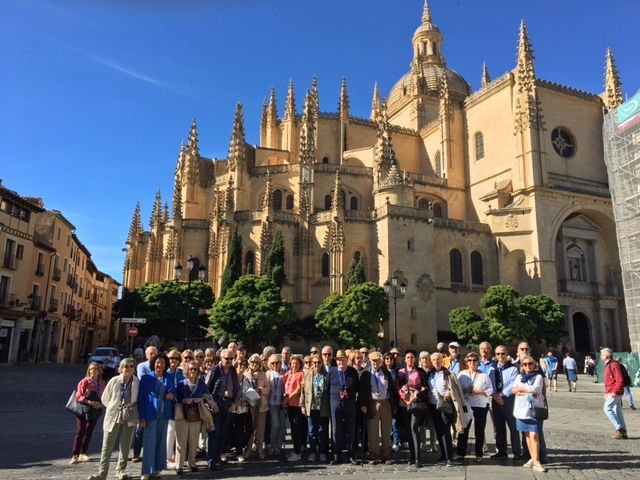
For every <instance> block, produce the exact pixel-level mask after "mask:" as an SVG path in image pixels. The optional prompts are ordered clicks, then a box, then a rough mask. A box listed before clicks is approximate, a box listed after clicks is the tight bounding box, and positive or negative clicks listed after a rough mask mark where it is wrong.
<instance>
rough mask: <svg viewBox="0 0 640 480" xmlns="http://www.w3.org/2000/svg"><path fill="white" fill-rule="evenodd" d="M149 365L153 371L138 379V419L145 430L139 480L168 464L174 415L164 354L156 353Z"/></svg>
mask: <svg viewBox="0 0 640 480" xmlns="http://www.w3.org/2000/svg"><path fill="white" fill-rule="evenodd" d="M149 365H150V368H151V369H152V371H151V373H147V374H146V375H143V377H142V378H141V379H140V388H139V393H138V413H139V416H140V419H139V422H140V427H141V428H142V429H143V431H144V434H143V437H142V448H143V449H144V456H143V457H142V470H141V476H140V480H149V479H150V478H151V477H156V476H158V475H159V474H160V472H161V471H162V470H166V468H167V427H168V426H169V420H172V419H173V404H174V401H175V398H176V390H175V385H174V381H173V375H171V373H169V372H167V368H168V366H169V359H168V358H167V356H166V355H165V354H164V353H158V354H156V355H155V356H154V357H153V358H152V359H151V361H150V362H149Z"/></svg>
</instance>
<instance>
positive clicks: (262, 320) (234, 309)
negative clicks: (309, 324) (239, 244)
mask: <svg viewBox="0 0 640 480" xmlns="http://www.w3.org/2000/svg"><path fill="white" fill-rule="evenodd" d="M294 321H295V314H294V312H293V307H292V305H291V303H290V302H289V301H287V300H285V299H283V298H282V296H281V292H280V288H279V287H278V286H277V285H276V284H275V283H273V280H271V279H270V278H269V277H267V276H266V275H262V276H257V275H243V276H242V277H240V278H239V279H238V281H236V282H235V283H234V285H233V286H232V287H231V288H230V289H229V290H228V291H227V294H226V295H225V296H224V297H222V298H221V299H219V300H218V301H217V302H216V303H215V305H214V306H213V308H212V309H211V316H210V324H211V329H212V330H213V333H214V335H215V337H216V338H218V339H220V338H222V337H224V338H225V339H226V340H227V341H239V340H242V341H243V342H244V344H245V345H247V346H248V347H249V348H250V349H257V348H258V347H263V346H265V345H273V344H275V343H277V342H278V340H279V339H280V338H281V337H282V335H283V333H284V332H286V331H287V329H288V328H289V326H290V325H291V324H292V323H293V322H294Z"/></svg>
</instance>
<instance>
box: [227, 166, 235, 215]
mask: <svg viewBox="0 0 640 480" xmlns="http://www.w3.org/2000/svg"><path fill="white" fill-rule="evenodd" d="M228 177H229V178H228V179H227V190H226V191H225V192H224V210H225V212H226V213H227V214H230V215H231V216H233V212H234V208H235V207H234V205H235V203H234V201H233V190H234V184H233V175H232V174H231V173H229V175H228ZM232 218H233V217H232Z"/></svg>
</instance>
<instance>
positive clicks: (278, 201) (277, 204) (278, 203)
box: [273, 190, 282, 210]
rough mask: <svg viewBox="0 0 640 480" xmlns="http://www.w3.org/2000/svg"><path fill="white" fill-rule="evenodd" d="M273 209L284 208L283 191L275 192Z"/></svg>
mask: <svg viewBox="0 0 640 480" xmlns="http://www.w3.org/2000/svg"><path fill="white" fill-rule="evenodd" d="M273 209H274V210H282V191H281V190H276V191H275V192H273Z"/></svg>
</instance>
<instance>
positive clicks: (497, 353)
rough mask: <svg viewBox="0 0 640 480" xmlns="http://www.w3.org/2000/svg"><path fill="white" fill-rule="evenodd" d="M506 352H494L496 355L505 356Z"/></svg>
mask: <svg viewBox="0 0 640 480" xmlns="http://www.w3.org/2000/svg"><path fill="white" fill-rule="evenodd" d="M506 354H507V353H506V352H496V355H506Z"/></svg>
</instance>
